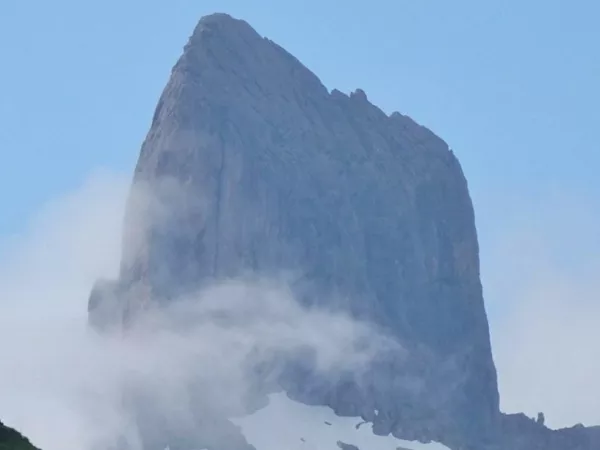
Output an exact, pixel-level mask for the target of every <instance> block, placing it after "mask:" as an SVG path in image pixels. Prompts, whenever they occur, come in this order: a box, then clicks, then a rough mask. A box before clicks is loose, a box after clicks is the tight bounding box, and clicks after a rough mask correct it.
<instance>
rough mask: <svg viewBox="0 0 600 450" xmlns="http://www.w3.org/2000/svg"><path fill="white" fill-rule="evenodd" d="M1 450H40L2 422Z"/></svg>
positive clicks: (0, 427)
mask: <svg viewBox="0 0 600 450" xmlns="http://www.w3.org/2000/svg"><path fill="white" fill-rule="evenodd" d="M0 450H38V449H37V448H36V447H34V446H33V445H32V444H31V442H29V440H28V439H27V438H26V437H24V436H23V435H22V434H21V433H19V432H18V431H16V430H14V429H12V428H9V427H7V426H6V425H4V424H3V423H2V422H0Z"/></svg>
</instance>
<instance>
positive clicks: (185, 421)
mask: <svg viewBox="0 0 600 450" xmlns="http://www.w3.org/2000/svg"><path fill="white" fill-rule="evenodd" d="M128 184H129V180H128V179H127V178H126V177H121V176H116V175H114V174H109V173H98V174H96V175H94V176H93V177H92V178H91V179H90V180H88V182H86V184H85V185H84V186H82V187H81V189H79V190H77V192H75V193H72V194H70V195H68V196H66V197H64V198H62V199H59V200H57V201H55V202H53V203H52V204H50V205H48V206H47V207H46V208H44V210H43V211H42V212H41V213H40V214H39V215H38V216H36V217H35V219H34V220H33V222H32V223H31V225H30V226H29V228H28V229H27V230H26V231H25V232H24V233H23V234H22V235H20V236H17V237H15V239H14V240H13V241H12V242H11V243H10V245H9V246H8V248H9V252H8V253H7V254H5V255H3V258H2V261H1V263H0V264H1V265H0V342H2V343H3V346H2V359H1V363H0V365H1V367H0V399H1V401H0V417H1V418H2V420H4V421H5V422H6V423H8V424H10V425H12V426H15V427H17V428H19V429H20V430H22V431H23V432H24V433H25V434H27V435H28V437H30V438H31V440H32V441H33V442H34V443H35V444H36V445H38V446H40V447H42V448H43V449H44V450H55V449H56V450H86V449H95V448H107V447H111V446H113V445H116V443H115V438H117V437H119V438H121V439H123V440H125V441H127V443H128V445H129V447H133V448H136V445H137V444H139V439H140V435H139V430H138V428H137V427H136V419H137V417H136V414H133V412H132V411H133V410H134V409H136V408H138V409H139V408H142V409H143V408H146V409H147V410H148V411H151V412H152V411H153V412H156V414H159V415H160V420H161V421H163V422H164V421H165V420H166V421H167V422H169V423H162V424H161V426H164V427H165V430H168V429H174V428H177V429H186V428H187V429H191V428H194V427H195V426H196V424H194V423H193V421H194V420H195V418H196V415H197V411H196V409H197V408H201V409H202V410H203V411H204V412H208V413H211V414H212V413H217V415H218V414H221V413H223V414H225V415H228V414H229V415H230V414H235V413H240V412H242V411H243V409H244V408H245V407H247V406H248V404H246V402H248V401H251V400H252V399H253V397H256V398H257V399H259V398H260V397H259V396H258V394H260V393H261V389H263V388H265V386H264V384H265V382H266V381H268V380H266V381H265V379H263V378H264V377H263V375H264V373H262V372H261V369H262V368H263V366H265V365H266V366H268V365H269V364H270V363H272V362H273V361H274V360H276V359H277V358H280V357H282V356H283V357H284V358H285V357H286V356H289V355H294V354H296V353H297V352H303V351H305V350H307V349H308V350H310V352H311V354H312V355H313V356H314V364H315V366H316V368H317V370H319V371H321V372H322V373H323V374H325V375H326V374H333V373H335V372H336V371H340V370H350V371H354V372H357V373H358V372H360V370H361V368H362V367H363V366H364V364H365V363H366V362H367V361H368V360H369V359H370V358H371V357H372V356H373V355H374V354H375V353H376V352H377V351H379V350H381V349H385V348H386V346H388V345H394V344H393V343H392V342H391V341H389V340H388V339H386V338H385V337H384V336H382V335H380V334H379V333H378V332H376V331H375V330H373V329H372V328H370V327H369V326H367V325H366V324H361V323H357V322H355V321H353V320H351V319H350V318H349V317H348V316H345V315H342V314H339V313H335V314H334V313H332V312H327V311H323V310H314V309H313V310H308V309H305V308H303V307H301V306H299V304H298V303H297V302H296V301H295V299H294V298H293V295H292V293H291V292H290V290H289V289H288V288H287V287H286V284H285V283H284V282H283V281H282V280H276V279H275V280H274V279H269V280H265V279H243V280H241V279H240V280H230V281H222V282H220V283H219V284H215V285H212V286H207V287H205V288H204V289H203V290H202V291H200V292H196V293H194V294H192V295H189V296H188V297H186V298H185V299H181V300H180V301H178V302H177V303H176V304H174V305H173V306H172V307H171V308H168V309H166V310H163V311H161V312H160V313H156V312H155V313H149V314H148V315H147V316H146V317H144V319H143V320H141V321H139V322H137V323H136V324H135V326H134V327H133V328H132V329H130V330H129V331H128V332H127V333H125V334H123V333H120V334H114V335H107V336H104V335H102V336H101V335H98V334H96V333H95V332H94V331H92V330H90V329H89V328H88V327H87V311H86V306H87V297H88V295H89V292H90V288H91V286H92V284H93V283H94V281H95V280H96V279H97V278H99V277H101V278H114V277H115V276H116V274H117V271H118V267H119V260H120V241H121V230H122V223H123V212H124V203H125V199H126V197H127V191H128ZM271 369H272V368H271ZM190 386H192V387H193V388H194V389H193V395H191V394H190ZM140 405H142V406H141V407H140ZM211 426H213V428H214V426H216V425H215V424H212V425H211ZM219 426H220V425H219ZM224 432H229V431H228V430H224Z"/></svg>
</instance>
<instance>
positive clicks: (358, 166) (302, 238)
mask: <svg viewBox="0 0 600 450" xmlns="http://www.w3.org/2000/svg"><path fill="white" fill-rule="evenodd" d="M282 271H283V272H285V273H286V274H288V276H289V282H290V285H291V286H292V288H293V289H294V291H295V292H296V294H297V296H298V298H299V299H300V301H301V302H303V303H305V304H307V305H317V306H326V307H329V308H340V309H343V310H346V311H350V312H351V313H352V314H353V315H354V316H355V317H357V318H360V319H364V320H368V321H371V322H373V323H375V324H377V325H379V326H380V327H381V328H382V329H384V330H386V331H387V332H388V333H390V334H391V335H393V336H394V337H395V338H397V339H398V340H399V341H400V342H401V343H402V345H403V346H404V347H405V348H406V349H407V350H408V354H409V356H408V360H407V361H406V363H405V364H403V365H402V367H401V368H397V366H398V364H397V361H395V357H394V356H392V357H390V358H389V360H384V361H378V363H377V367H376V368H374V369H373V370H372V371H371V373H370V374H369V375H368V376H366V377H365V379H364V380H362V383H361V384H360V385H358V384H357V383H356V382H355V381H354V380H349V381H347V382H344V383H342V382H340V383H338V384H337V385H322V384H319V382H318V381H315V380H312V381H309V379H310V377H308V378H306V379H302V380H301V382H300V381H299V380H295V382H289V386H288V388H289V390H290V391H292V392H291V393H292V394H294V395H296V396H298V397H300V398H302V399H303V400H306V401H311V402H313V403H314V402H317V403H319V402H320V403H327V404H329V405H330V406H332V407H333V408H334V409H336V411H338V412H340V413H344V414H354V415H362V416H363V417H365V418H366V419H367V420H370V421H373V422H374V429H375V431H376V432H378V433H381V434H387V433H390V432H392V433H394V434H396V435H398V437H409V436H413V437H414V436H417V437H425V438H430V439H436V440H440V441H442V442H449V443H451V444H452V443H461V444H456V445H461V446H462V443H463V442H468V441H472V440H474V439H479V438H480V437H482V436H484V435H486V434H488V433H489V432H491V430H496V429H497V428H498V423H499V420H500V414H499V400H498V389H497V382H496V372H495V368H494V364H493V361H492V354H491V349H490V339H489V330H488V322H487V318H486V313H485V309H484V303H483V298H482V289H481V282H480V278H479V257H478V243H477V235H476V230H475V223H474V214H473V207H472V203H471V199H470V197H469V193H468V189H467V183H466V180H465V177H464V176H463V173H462V170H461V167H460V164H459V162H458V161H457V159H456V157H455V156H454V154H453V153H452V151H451V150H450V149H449V148H448V146H447V144H446V143H445V142H444V141H443V140H441V139H440V138H439V137H437V136H436V135H435V134H433V133H432V132H431V131H429V130H428V129H426V128H424V127H422V126H420V125H418V124H417V123H415V122H414V121H413V120H411V119H410V118H409V117H407V116H404V115H401V114H399V113H393V114H392V115H386V114H385V113H384V112H382V111H381V110H380V109H378V108H377V107H376V106H374V105H372V104H371V103H370V102H369V101H368V99H367V97H366V95H365V93H364V92H363V91H361V90H357V91H355V92H354V93H352V94H350V95H349V96H348V95H345V94H343V93H341V92H339V91H336V90H334V91H332V92H329V91H328V90H327V89H326V88H325V87H324V86H323V84H322V83H321V82H320V81H319V79H318V78H317V77H316V76H315V75H314V74H313V73H311V72H310V71H309V70H308V69H307V68H306V67H304V66H303V65H302V64H301V63H300V62H299V61H298V60H297V59H296V58H294V57H293V56H292V55H290V54H289V53H287V52H286V51H285V50H283V49H282V48H281V47H279V46H278V45H277V44H275V43H273V42H272V41H270V40H268V39H265V38H262V37H261V36H259V35H258V34H257V33H256V32H255V31H254V30H253V29H252V28H251V27H250V26H249V25H248V24H247V23H246V22H243V21H239V20H235V19H233V18H231V17H229V16H227V15H223V14H216V15H212V16H208V17H205V18H203V19H202V20H201V21H200V23H199V24H198V26H197V28H196V29H195V31H194V33H193V35H192V37H191V38H190V40H189V42H188V44H187V45H186V47H185V51H184V53H183V55H182V56H181V58H180V59H179V61H178V62H177V64H176V65H175V67H174V69H173V71H172V74H171V78H170V80H169V82H168V84H167V86H166V88H165V90H164V92H163V94H162V96H161V98H160V100H159V103H158V106H157V108H156V112H155V114H154V118H153V121H152V126H151V129H150V131H149V133H148V135H147V137H146V139H145V141H144V144H143V146H142V149H141V153H140V157H139V161H138V164H137V167H136V170H135V176H134V183H133V187H132V192H131V196H130V199H129V205H128V209H127V213H126V221H125V230H124V238H123V256H122V266H121V271H120V277H119V279H118V280H115V281H102V282H99V283H97V285H96V286H95V287H94V289H93V291H92V294H91V296H90V302H89V309H90V321H91V322H92V323H93V324H94V325H95V326H97V327H99V328H103V327H111V326H114V327H120V326H123V325H124V324H127V323H128V322H129V321H130V320H132V319H133V318H135V317H136V315H138V314H139V312H140V311H143V310H144V309H145V308H147V307H149V306H153V305H159V306H160V305H162V304H165V303H168V302H169V301H172V300H173V299H175V298H177V297H178V296H180V295H184V294H185V293H187V292H190V291H193V290H195V289H197V288H199V287H201V286H202V285H204V284H206V283H208V282H210V281H211V280H215V279H221V278H228V277H236V276H241V275H247V274H248V273H253V274H260V275H263V276H278V275H279V274H281V272H282ZM290 274H291V275H290ZM403 377H406V378H407V379H411V380H413V381H415V380H416V387H415V384H413V385H412V387H410V388H407V386H406V385H403V386H400V387H398V386H397V385H398V384H402V383H398V382H397V381H398V380H400V379H402V378H403ZM288 381H289V380H288ZM315 385H317V386H318V389H313V388H314V387H315ZM302 386H304V387H306V386H310V387H311V389H307V388H306V389H303V388H302ZM308 391H310V393H309V392H308ZM315 392H318V395H317V394H315ZM315 395H316V397H315ZM374 410H378V411H379V414H376V415H375V414H374V412H373V411H374ZM457 448H458V447H457Z"/></svg>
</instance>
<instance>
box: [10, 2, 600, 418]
mask: <svg viewBox="0 0 600 450" xmlns="http://www.w3.org/2000/svg"><path fill="white" fill-rule="evenodd" d="M216 11H223V12H228V13H230V14H232V15H234V16H236V17H239V18H243V19H246V20H247V21H249V22H250V23H251V24H252V25H253V26H254V27H255V28H256V29H257V30H258V31H259V32H260V33H261V34H264V35H266V36H268V37H270V38H271V39H273V40H275V41H276V42H278V43H279V44H281V45H282V46H284V47H285V48H286V49H288V50H289V51H290V52H292V53H293V54H295V55H296V56H297V57H298V58H299V59H300V60H301V61H302V62H303V63H305V64H306V65H307V66H308V67H309V68H310V69H312V70H313V71H315V72H316V73H317V74H318V75H319V76H320V78H321V80H322V81H323V82H324V83H325V85H326V86H328V87H329V88H333V87H336V88H339V89H341V90H343V91H349V90H353V89H355V88H357V87H361V88H363V89H364V90H365V91H366V93H367V95H368V97H369V98H370V100H371V101H373V102H374V103H375V104H377V105H379V106H380V107H382V108H383V109H384V110H385V111H387V112H391V111H393V110H399V111H400V112H402V113H405V114H408V115H410V116H412V117H413V118H414V119H415V120H417V121H418V122H420V123H422V124H424V125H426V126H428V127H430V128H432V129H433V130H434V131H435V132H437V133H438V134H439V135H441V136H442V137H443V138H444V139H445V140H446V141H447V142H448V143H449V144H450V146H451V147H452V148H453V149H454V150H455V152H456V154H457V155H458V157H459V158H460V160H461V162H462V164H463V168H464V170H465V172H466V175H467V178H468V180H469V184H470V188H471V193H472V197H473V200H474V203H475V208H476V214H477V224H478V229H479V233H480V243H481V247H482V260H483V268H482V270H483V276H484V282H485V292H486V299H487V306H488V310H489V312H490V316H491V320H492V327H493V328H492V331H493V334H494V339H495V343H497V347H496V359H497V361H498V365H499V368H500V371H501V388H502V390H503V393H506V396H505V397H506V398H508V399H509V400H508V402H509V403H508V404H509V406H510V408H524V409H528V411H535V410H536V408H544V407H549V408H551V409H552V408H554V409H552V411H553V412H555V414H564V417H565V421H567V420H570V419H571V418H572V417H574V416H576V415H577V410H576V409H577V408H574V407H573V406H572V405H570V406H568V407H567V409H569V408H570V409H569V411H568V412H564V411H565V408H563V406H564V405H563V406H561V405H562V403H560V402H559V401H554V398H553V397H552V393H553V391H555V387H556V385H557V384H562V385H565V386H568V388H578V389H581V390H583V389H584V388H585V389H588V388H590V389H591V388H592V386H594V387H595V384H593V383H592V382H591V381H590V384H589V385H587V384H585V383H584V382H583V381H582V380H580V379H578V378H577V379H574V378H573V377H572V376H571V374H572V373H573V372H575V373H578V370H579V371H587V372H586V373H588V374H595V375H600V363H599V364H597V365H596V366H594V368H590V367H588V366H587V365H586V364H588V363H589V360H590V358H592V357H593V358H595V360H598V359H599V358H597V356H598V351H597V350H596V347H597V346H596V345H594V342H599V341H600V339H598V338H599V337H600V336H599V335H600V332H596V331H595V325H594V324H593V323H588V321H589V318H590V317H598V315H597V314H596V313H597V312H598V311H600V305H598V303H599V302H598V301H597V300H598V294H596V292H598V289H597V288H600V286H598V284H599V283H598V282H596V281H595V280H596V274H597V273H598V272H597V269H600V262H599V259H600V257H599V256H598V255H599V254H600V238H599V237H598V235H599V233H598V230H599V229H600V218H599V216H600V200H599V199H600V182H598V181H597V178H596V176H597V174H596V173H597V171H598V168H599V167H600V152H599V150H600V148H599V145H598V138H597V136H596V132H597V131H598V129H599V128H600V110H599V108H598V105H600V88H599V87H598V80H600V56H599V54H598V43H599V42H600V27H599V26H598V23H600V3H598V2H597V1H596V0H571V1H566V0H544V1H541V0H529V1H526V2H524V1H517V0H506V1H496V2H492V1H481V0H457V1H448V0H431V1H428V0H371V1H368V2H364V1H356V0H347V1H344V2H342V1H340V0H319V1H316V0H303V1H298V2H285V1H281V0H279V1H275V0H273V1H260V0H254V1H248V0H219V1H216V0H196V1H191V0H189V1H184V0H180V1H177V0H173V1H168V2H165V1H158V0H144V1H142V0H129V1H122V0H118V1H117V0H105V1H103V2H82V1H80V0H54V1H51V2H47V1H37V2H35V1H27V0H2V1H1V2H0V62H1V65H0V67H1V68H2V70H0V96H1V97H0V99H1V100H0V124H1V125H0V156H1V163H0V208H1V210H2V213H1V214H0V243H1V242H2V241H3V240H5V239H6V238H8V237H10V236H12V235H14V234H22V233H23V232H24V230H25V228H26V226H27V224H28V223H29V221H30V220H31V218H32V216H33V215H35V214H37V212H38V211H39V210H40V208H42V207H43V206H44V205H47V204H48V202H54V201H55V200H56V199H57V198H62V197H64V196H65V195H68V194H69V193H71V192H73V191H76V190H77V189H78V188H79V186H81V185H82V184H83V183H84V182H85V180H87V179H88V178H89V176H90V174H91V173H92V172H94V171H96V170H97V169H98V168H105V169H107V170H108V171H110V172H114V173H116V174H119V175H122V174H128V173H130V172H131V171H132V168H133V165H134V163H135V160H136V158H137V154H138V150H139V146H140V144H141V141H142V140H143V138H144V135H145V133H146V131H147V129H148V127H149V124H150V119H151V117H152V113H153V109H154V106H155V104H156V101H157V99H158V96H159V95H160V92H161V90H162V88H163V86H164V85H165V83H166V81H167V78H168V75H169V72H170V69H171V67H172V65H173V64H174V63H175V61H176V59H177V57H178V56H179V54H180V52H181V49H182V47H183V45H184V44H185V42H186V39H187V37H188V36H189V34H190V32H191V31H192V29H193V27H194V25H195V23H196V22H197V20H198V19H199V18H200V17H201V16H202V15H204V14H207V13H211V12H216ZM2 249H3V247H2V246H0V251H1V250H2ZM1 256H2V255H0V257H1ZM82 301H85V300H82ZM586 319H587V320H586ZM575 331H577V333H576V332H575ZM594 333H595V334H594ZM551 339H554V341H552V340H551ZM555 341H559V342H560V344H561V346H560V348H561V349H563V348H564V350H565V351H566V352H568V353H569V357H570V359H569V361H570V363H571V364H572V366H571V370H570V371H565V370H564V368H563V371H562V372H561V371H560V370H559V374H558V375H557V374H556V373H557V370H558V369H559V367H557V365H564V364H560V360H559V359H558V358H557V357H556V355H557V350H556V348H557V347H556V346H555V345H554V344H556V342H555ZM524 343H527V345H524ZM522 344H523V345H522ZM574 348H576V349H577V351H575V352H574V351H572V350H573V349H574ZM515 353H517V354H516V355H515ZM534 358H538V359H537V360H536V359H534ZM571 360H572V361H571ZM532 368H533V369H532ZM550 372H551V373H552V375H549V373H550ZM567 372H568V373H567ZM547 374H548V377H550V378H548V379H547V380H546V375H547ZM569 377H570V378H569ZM523 380H525V381H523ZM527 383H529V384H527ZM536 383H537V384H536ZM539 383H541V384H542V385H543V386H545V388H542V387H540V388H539V389H538V390H536V389H532V385H539ZM544 383H545V384H544ZM538 387H539V386H538ZM580 392H587V393H589V390H587V391H585V390H583V391H580ZM525 394H527V395H525ZM564 397H565V399H564V402H567V400H566V398H567V396H566V395H564ZM561 398H562V397H561ZM561 408H562V409H561ZM559 411H560V413H559ZM596 412H598V413H599V414H597V415H596V416H594V414H596ZM586 417H588V418H589V417H598V420H597V421H598V423H600V411H594V412H588V413H587V415H586ZM549 419H552V418H551V417H550V418H549Z"/></svg>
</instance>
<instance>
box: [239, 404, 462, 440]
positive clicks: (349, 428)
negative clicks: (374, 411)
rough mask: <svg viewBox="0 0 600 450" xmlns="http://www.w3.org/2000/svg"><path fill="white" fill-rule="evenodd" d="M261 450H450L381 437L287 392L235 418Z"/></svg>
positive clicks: (353, 419) (355, 420)
mask: <svg viewBox="0 0 600 450" xmlns="http://www.w3.org/2000/svg"><path fill="white" fill-rule="evenodd" d="M232 422H234V423H235V424H236V425H238V426H240V427H241V429H242V433H243V434H244V436H245V437H246V440H247V441H248V442H249V443H250V444H252V445H253V446H254V447H256V449H257V450H281V449H282V448H285V449H286V450H336V449H338V448H342V445H340V444H349V445H352V446H356V447H358V448H359V449H360V450H397V449H398V448H402V450H450V449H449V448H448V447H446V446H445V445H442V444H440V443H437V442H431V443H429V444H423V443H421V442H416V441H405V440H402V439H397V438H395V437H393V436H391V435H389V436H378V435H376V434H374V433H373V426H372V424H368V425H367V424H364V426H359V425H361V424H362V420H361V419H360V418H357V417H340V416H337V415H336V414H335V413H334V412H333V410H332V409H331V408H329V407H326V406H310V405H305V404H302V403H299V402H296V401H294V400H291V399H290V398H288V396H287V395H286V394H285V393H277V394H272V395H270V396H269V404H268V405H267V406H265V407H264V408H262V409H260V410H258V411H256V412H255V413H254V414H251V415H249V416H244V417H239V418H235V419H232Z"/></svg>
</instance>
